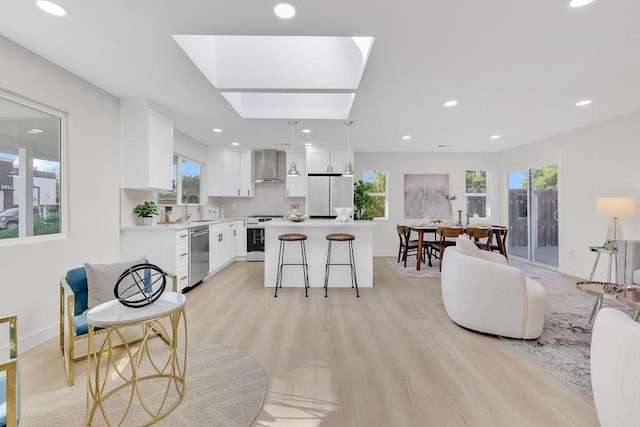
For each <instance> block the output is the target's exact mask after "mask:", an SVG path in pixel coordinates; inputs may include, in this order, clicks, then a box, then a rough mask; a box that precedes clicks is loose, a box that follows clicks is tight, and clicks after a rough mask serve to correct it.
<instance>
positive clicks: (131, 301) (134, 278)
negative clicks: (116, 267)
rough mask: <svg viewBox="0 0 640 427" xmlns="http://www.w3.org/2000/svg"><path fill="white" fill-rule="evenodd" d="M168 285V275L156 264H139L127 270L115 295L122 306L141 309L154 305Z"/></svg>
mask: <svg viewBox="0 0 640 427" xmlns="http://www.w3.org/2000/svg"><path fill="white" fill-rule="evenodd" d="M166 285H167V274H166V273H165V272H164V271H162V269H161V268H160V267H158V266H157V265H154V264H137V265H134V266H132V267H129V268H128V269H127V270H125V271H124V272H123V273H122V274H121V275H120V277H119V278H118V281H117V282H116V285H115V287H114V288H113V294H114V295H115V297H116V298H117V299H118V301H120V303H121V304H123V305H125V306H127V307H133V308H139V307H145V306H147V305H151V304H153V303H154V302H155V301H156V300H157V299H158V298H160V295H162V292H164V288H165V286H166Z"/></svg>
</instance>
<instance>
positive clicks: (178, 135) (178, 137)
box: [173, 130, 207, 182]
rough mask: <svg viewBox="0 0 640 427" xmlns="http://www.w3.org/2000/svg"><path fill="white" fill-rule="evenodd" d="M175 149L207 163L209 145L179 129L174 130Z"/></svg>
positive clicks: (178, 152) (179, 152)
mask: <svg viewBox="0 0 640 427" xmlns="http://www.w3.org/2000/svg"><path fill="white" fill-rule="evenodd" d="M173 151H174V152H175V153H177V154H181V155H183V156H185V157H187V158H189V159H191V160H196V161H198V162H201V163H203V164H206V163H207V146H206V145H204V144H203V143H201V142H199V141H196V140H195V139H193V138H191V137H190V136H187V135H185V134H184V133H182V132H179V131H177V130H174V131H173ZM203 182H207V180H206V179H204V180H203Z"/></svg>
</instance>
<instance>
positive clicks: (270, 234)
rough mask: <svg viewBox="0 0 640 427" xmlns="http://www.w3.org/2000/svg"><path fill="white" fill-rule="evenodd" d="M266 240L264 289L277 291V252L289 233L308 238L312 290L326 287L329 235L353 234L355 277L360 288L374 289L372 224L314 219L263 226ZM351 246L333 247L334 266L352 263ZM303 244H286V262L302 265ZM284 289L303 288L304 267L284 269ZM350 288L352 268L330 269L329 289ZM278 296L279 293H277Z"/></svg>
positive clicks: (345, 244)
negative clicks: (283, 235)
mask: <svg viewBox="0 0 640 427" xmlns="http://www.w3.org/2000/svg"><path fill="white" fill-rule="evenodd" d="M263 225H264V230H265V237H264V285H265V287H274V286H275V284H276V275H277V269H278V250H279V247H280V241H279V240H278V236H279V235H281V234H287V233H302V234H306V235H307V240H306V241H305V245H306V249H307V263H308V264H309V286H310V287H312V288H322V287H324V272H325V263H326V261H327V246H328V243H329V242H328V241H327V239H326V235H327V234H331V233H348V234H353V235H354V236H355V237H356V239H355V240H354V241H353V252H354V255H355V263H356V274H357V276H358V287H359V288H371V287H373V229H374V227H375V226H376V223H374V222H373V221H347V222H340V221H336V220H333V219H311V220H307V221H303V222H293V221H287V220H278V221H268V222H265V223H263ZM348 247H349V245H348V244H347V243H346V242H345V243H341V242H334V243H333V245H332V247H331V262H332V263H349V252H348ZM300 260H301V254H300V244H299V243H298V242H295V243H292V242H287V243H286V244H285V262H286V263H299V262H301V261H300ZM282 276H283V278H282V287H283V289H284V288H287V287H304V280H303V274H302V266H298V265H290V266H285V267H284V268H283V269H282ZM347 287H349V288H350V287H351V270H350V269H349V266H348V265H347V266H344V265H335V266H331V270H330V276H329V288H347ZM278 292H279V291H278Z"/></svg>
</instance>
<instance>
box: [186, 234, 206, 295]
mask: <svg viewBox="0 0 640 427" xmlns="http://www.w3.org/2000/svg"><path fill="white" fill-rule="evenodd" d="M208 273H209V226H208V225H204V226H201V227H193V228H190V229H189V287H191V286H193V285H196V284H198V283H200V282H201V281H202V279H204V278H205V277H206V276H207V274H208Z"/></svg>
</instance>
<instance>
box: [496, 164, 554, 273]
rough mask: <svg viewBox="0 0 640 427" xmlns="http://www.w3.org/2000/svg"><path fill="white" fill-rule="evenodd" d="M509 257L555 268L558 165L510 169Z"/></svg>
mask: <svg viewBox="0 0 640 427" xmlns="http://www.w3.org/2000/svg"><path fill="white" fill-rule="evenodd" d="M507 247H508V251H509V254H510V255H511V256H516V257H519V258H524V259H527V260H529V261H534V262H536V263H540V264H545V265H549V266H552V267H558V165H556V164H552V165H546V166H542V167H540V168H530V169H526V170H519V171H511V172H509V234H508V239H507Z"/></svg>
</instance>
